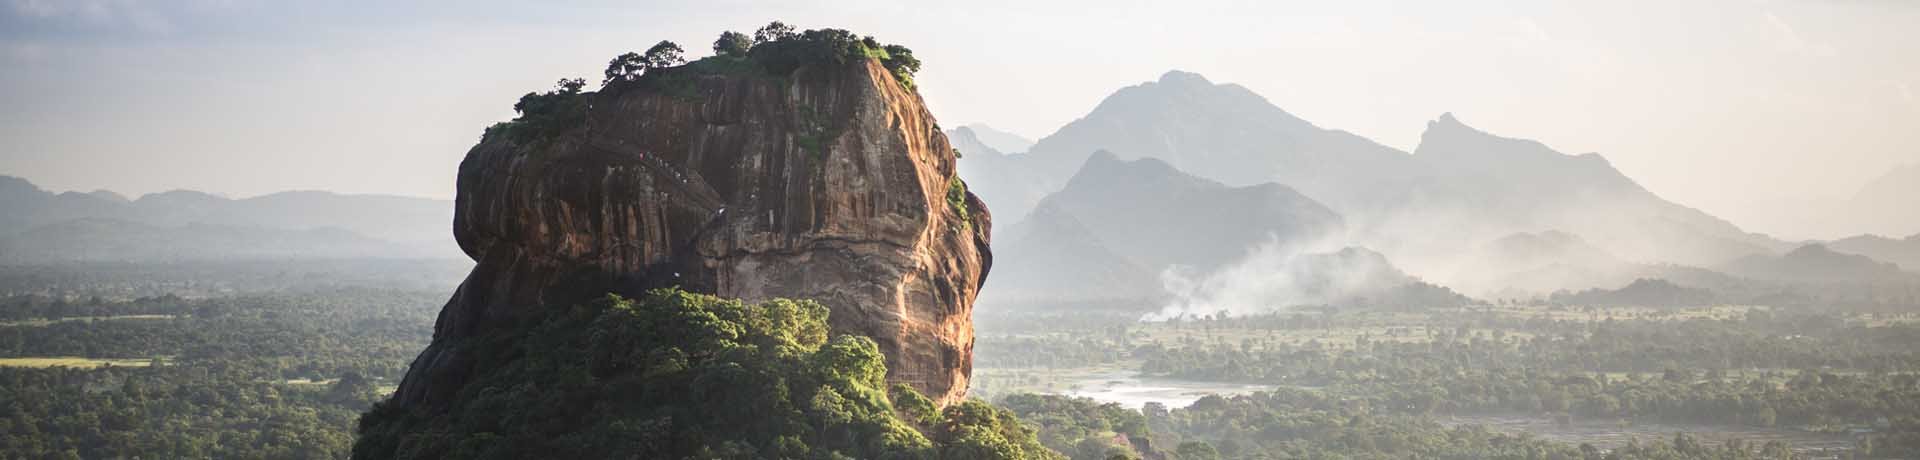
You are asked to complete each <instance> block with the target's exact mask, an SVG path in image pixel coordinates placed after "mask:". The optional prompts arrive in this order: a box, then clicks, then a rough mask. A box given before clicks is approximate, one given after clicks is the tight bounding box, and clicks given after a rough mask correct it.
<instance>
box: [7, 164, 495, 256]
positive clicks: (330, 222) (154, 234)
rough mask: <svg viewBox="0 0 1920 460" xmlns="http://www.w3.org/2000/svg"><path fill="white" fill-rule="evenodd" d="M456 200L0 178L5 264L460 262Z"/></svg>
mask: <svg viewBox="0 0 1920 460" xmlns="http://www.w3.org/2000/svg"><path fill="white" fill-rule="evenodd" d="M452 220H453V203H452V202H451V201H447V200H433V199H424V198H412V197H401V196H391V195H342V194H336V193H331V192H317V191H293V192H281V193H274V194H270V195H263V196H259V197H253V198H244V199H230V198H225V197H220V196H216V195H212V194H208V193H204V192H196V191H190V190H176V191H169V192H161V193H153V194H148V195H145V196H141V197H140V198H138V199H127V198H126V197H124V196H121V195H119V194H117V193H113V192H110V191H104V190H103V191H95V192H90V193H80V192H64V193H53V192H49V191H46V190H42V189H41V188H40V187H39V186H36V185H34V184H33V183H32V182H29V181H27V180H25V179H21V178H17V177H11V176H0V263H46V262H61V261H180V260H214V259H236V258H242V259H243V258H359V257H383V258H461V257H464V256H463V255H462V254H461V253H460V252H459V248H458V246H457V245H455V244H454V243H453V239H452V236H451V235H452V232H451V231H450V230H449V228H450V227H451V225H452V224H451V222H452Z"/></svg>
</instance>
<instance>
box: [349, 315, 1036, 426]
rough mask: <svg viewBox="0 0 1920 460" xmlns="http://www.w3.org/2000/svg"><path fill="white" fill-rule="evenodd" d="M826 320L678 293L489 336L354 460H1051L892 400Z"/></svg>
mask: <svg viewBox="0 0 1920 460" xmlns="http://www.w3.org/2000/svg"><path fill="white" fill-rule="evenodd" d="M827 314H828V309H827V308H826V307H825V306H822V305H820V304H819V303H815V302H811V301H793V300H784V299H776V300H771V301H767V302H763V303H759V304H747V303H744V302H740V301H738V300H730V299H722V298H718V297H714V296H709V295H702V294H694V293H689V292H685V291H680V290H672V289H668V290H657V291H652V292H649V293H648V294H647V295H645V296H643V297H641V298H639V299H632V300H629V299H623V298H619V297H612V296H610V297H608V298H606V299H603V300H600V301H596V302H592V303H590V304H587V305H581V306H577V307H574V308H571V309H567V310H565V311H559V312H555V313H553V314H551V315H550V316H549V317H548V318H546V319H545V320H543V321H535V322H529V323H528V324H526V325H522V326H519V327H516V328H511V329H509V330H501V331H496V332H494V333H492V334H491V336H490V337H488V339H487V340H483V341H480V343H482V345H478V346H476V348H477V349H473V350H467V351H465V353H468V354H469V356H474V357H476V359H478V360H480V361H481V364H480V365H479V366H477V368H478V369H483V370H482V371H480V375H477V376H476V378H475V379H474V380H473V383H471V384H469V385H468V386H467V387H466V388H464V389H462V390H461V391H460V392H459V393H458V394H456V395H454V396H453V398H452V402H451V407H452V409H451V410H449V411H447V412H445V413H441V414H438V415H434V416H428V415H422V414H416V413H410V412H407V411H405V410H403V409H399V408H396V407H393V406H388V405H386V404H384V403H383V404H379V405H376V406H374V408H373V409H372V410H370V411H369V412H368V413H367V414H366V415H365V416H364V417H363V418H362V419H361V422H360V430H359V431H360V432H359V434H360V439H359V442H358V444H356V445H355V446H354V456H355V457H357V458H568V457H575V458H821V459H825V458H872V459H890V458H891V459H904V458H913V459H939V458H956V459H959V458H964V459H1033V458H1055V457H1054V456H1056V455H1057V454H1055V453H1053V452H1051V451H1049V450H1047V449H1046V448H1045V447H1042V446H1041V445H1040V444H1039V442H1038V441H1037V440H1036V439H1035V437H1034V432H1033V430H1032V429H1030V428H1027V427H1025V426H1024V425H1022V424H1021V423H1020V422H1019V420H1017V419H1016V418H1014V416H1013V415H1012V414H1010V413H1007V412H1006V411H1003V410H1000V409H997V408H994V407H993V406H990V405H987V404H984V403H980V402H978V401H972V402H965V403H960V404H955V405H952V406H950V407H947V408H946V409H945V410H944V411H936V410H934V405H933V404H932V403H931V402H930V401H929V400H928V399H927V398H926V397H924V396H921V395H919V394H917V393H915V392H913V390H911V389H909V388H907V387H904V386H896V387H894V388H892V389H889V388H887V386H886V383H885V377H886V365H885V364H884V363H885V359H884V357H883V356H882V355H881V354H880V350H879V348H878V347H877V346H876V345H875V344H874V342H873V340H871V339H868V338H866V337H860V336H851V335H841V336H836V337H832V338H831V339H829V338H828V329H827V322H826V319H827Z"/></svg>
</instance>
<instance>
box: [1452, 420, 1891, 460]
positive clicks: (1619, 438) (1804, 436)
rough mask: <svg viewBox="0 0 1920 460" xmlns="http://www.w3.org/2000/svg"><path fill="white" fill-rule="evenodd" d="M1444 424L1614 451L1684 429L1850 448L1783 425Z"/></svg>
mask: <svg viewBox="0 0 1920 460" xmlns="http://www.w3.org/2000/svg"><path fill="white" fill-rule="evenodd" d="M1435 419H1436V420H1438V421H1439V422H1440V423H1442V424H1444V425H1449V426H1451V425H1481V426H1485V427H1487V429H1489V430H1493V431H1496V432H1502V433H1528V434H1532V435H1533V436H1536V437H1540V438H1544V439H1548V440H1553V441H1559V442H1565V443H1569V444H1582V443H1584V444H1592V445H1593V446H1594V447H1598V448H1601V449H1613V448H1618V447H1620V446H1624V445H1626V444H1627V442H1628V441H1629V440H1635V439H1637V440H1639V441H1640V442H1641V443H1643V444H1644V443H1647V442H1649V441H1653V440H1656V439H1657V440H1669V441H1670V440H1672V439H1673V437H1674V435H1675V434H1677V433H1686V434H1687V435H1689V436H1693V437H1695V438H1697V439H1699V440H1700V442H1701V443H1702V444H1706V445H1720V444H1722V443H1725V442H1727V441H1729V440H1735V439H1738V440H1740V441H1742V442H1745V443H1748V444H1753V445H1758V444H1765V443H1766V442H1768V441H1782V442H1785V443H1787V445H1790V446H1792V447H1793V449H1794V450H1795V451H1798V452H1801V453H1803V454H1812V453H1819V452H1830V453H1831V452H1837V451H1844V450H1851V449H1852V448H1853V440H1852V437H1851V436H1849V435H1847V434H1843V433H1821V432H1814V431H1802V430H1794V429H1788V428H1758V427H1751V426H1716V425H1693V424H1669V423H1620V422H1618V421H1601V420H1577V421H1574V422H1572V423H1569V424H1564V425H1563V424H1559V423H1554V421H1553V420H1552V419H1549V418H1546V417H1535V416H1524V415H1471V416H1469V415H1456V416H1436V418H1435Z"/></svg>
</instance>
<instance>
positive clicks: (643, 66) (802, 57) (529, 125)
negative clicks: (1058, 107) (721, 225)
mask: <svg viewBox="0 0 1920 460" xmlns="http://www.w3.org/2000/svg"><path fill="white" fill-rule="evenodd" d="M868 59H872V60H874V61H878V62H879V63H880V65H881V66H883V67H885V68H886V69H887V71H888V72H889V73H891V74H892V75H893V77H894V80H895V81H897V82H899V83H900V84H901V85H903V86H905V87H906V88H908V89H912V88H913V75H914V73H915V72H919V71H920V66H921V62H920V59H919V58H916V57H914V55H913V50H912V49H909V48H907V47H905V46H901V45H896V44H888V43H881V42H880V41H879V40H876V39H874V38H873V36H872V35H865V36H863V35H859V34H855V33H853V32H851V31H848V30H845V29H832V28H827V29H808V30H804V31H799V30H796V29H794V27H793V26H790V25H787V24H786V23H783V22H780V21H774V22H772V23H769V24H767V25H766V26H765V27H761V28H760V29H759V30H757V31H755V32H754V34H753V35H752V36H751V37H749V36H747V35H746V34H743V33H740V32H735V31H727V32H722V33H721V34H720V36H719V38H718V39H715V40H714V42H713V55H711V56H708V57H704V58H700V59H697V60H694V61H692V62H688V61H687V58H686V49H685V48H682V47H681V46H680V44H678V43H674V42H672V41H665V40H662V41H660V42H658V43H655V44H654V45H653V46H651V47H648V48H647V50H646V51H643V52H627V53H623V54H620V55H619V56H614V58H613V59H612V60H611V61H608V62H607V67H606V69H605V70H604V71H602V73H601V80H600V92H602V93H619V92H622V91H627V90H631V89H636V88H649V89H652V90H656V91H660V92H662V93H665V94H671V95H675V96H682V97H692V96H694V95H695V91H696V90H695V79H696V78H697V77H700V76H704V75H735V76H740V75H745V76H757V77H763V78H786V77H788V76H789V75H791V74H793V73H794V72H795V71H797V70H799V69H801V68H805V67H815V68H839V67H844V66H846V65H848V64H850V63H854V62H864V61H866V60H868ZM586 86H587V80H586V79H582V78H563V79H560V80H559V81H558V82H557V83H555V85H554V89H552V90H548V91H545V92H530V93H527V94H525V95H523V96H521V97H520V100H519V101H518V102H516V103H514V105H513V110H514V112H515V113H518V114H519V116H518V117H515V118H514V119H513V120H510V121H505V122H500V123H495V124H494V125H493V126H489V127H488V128H487V130H486V132H485V133H483V134H482V135H481V138H482V139H483V140H484V139H487V138H499V139H505V140H508V141H510V142H514V143H527V142H533V141H537V140H540V139H546V138H551V137H553V136H556V135H559V134H560V133H562V132H564V131H566V130H568V129H572V128H574V127H577V126H581V125H582V124H583V123H584V122H585V120H586V116H587V110H588V109H589V107H590V105H591V104H590V101H591V96H592V95H593V94H595V93H590V92H586V91H585V89H586Z"/></svg>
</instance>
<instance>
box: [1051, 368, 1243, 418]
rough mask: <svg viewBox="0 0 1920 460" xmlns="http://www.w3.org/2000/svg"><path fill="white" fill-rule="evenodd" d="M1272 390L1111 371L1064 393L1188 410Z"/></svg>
mask: <svg viewBox="0 0 1920 460" xmlns="http://www.w3.org/2000/svg"><path fill="white" fill-rule="evenodd" d="M1273 388H1274V387H1273V386H1272V385H1253V384H1242V383H1220V382H1196V381H1191V380H1177V379H1165V378H1156V377H1140V376H1139V375H1137V374H1136V373H1135V372H1134V371H1132V370H1112V371H1102V372H1095V373H1090V374H1087V375H1085V376H1080V377H1077V378H1076V379H1075V380H1074V381H1073V386H1072V388H1071V389H1069V390H1067V391H1065V392H1063V393H1064V394H1066V395H1068V396H1074V397H1082V398H1090V399H1093V400H1095V401H1100V402H1111V403H1119V404H1120V405H1121V406H1124V407H1127V408H1129V409H1140V408H1141V407H1144V406H1146V405H1147V403H1150V402H1157V403H1160V404H1164V405H1166V406H1167V407H1168V408H1178V407H1187V406H1188V405H1192V404H1193V402H1194V401H1198V400H1199V399H1200V397H1202V396H1206V395H1210V394H1217V395H1220V396H1235V395H1243V394H1248V393H1253V392H1257V391H1267V390H1271V389H1273Z"/></svg>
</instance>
